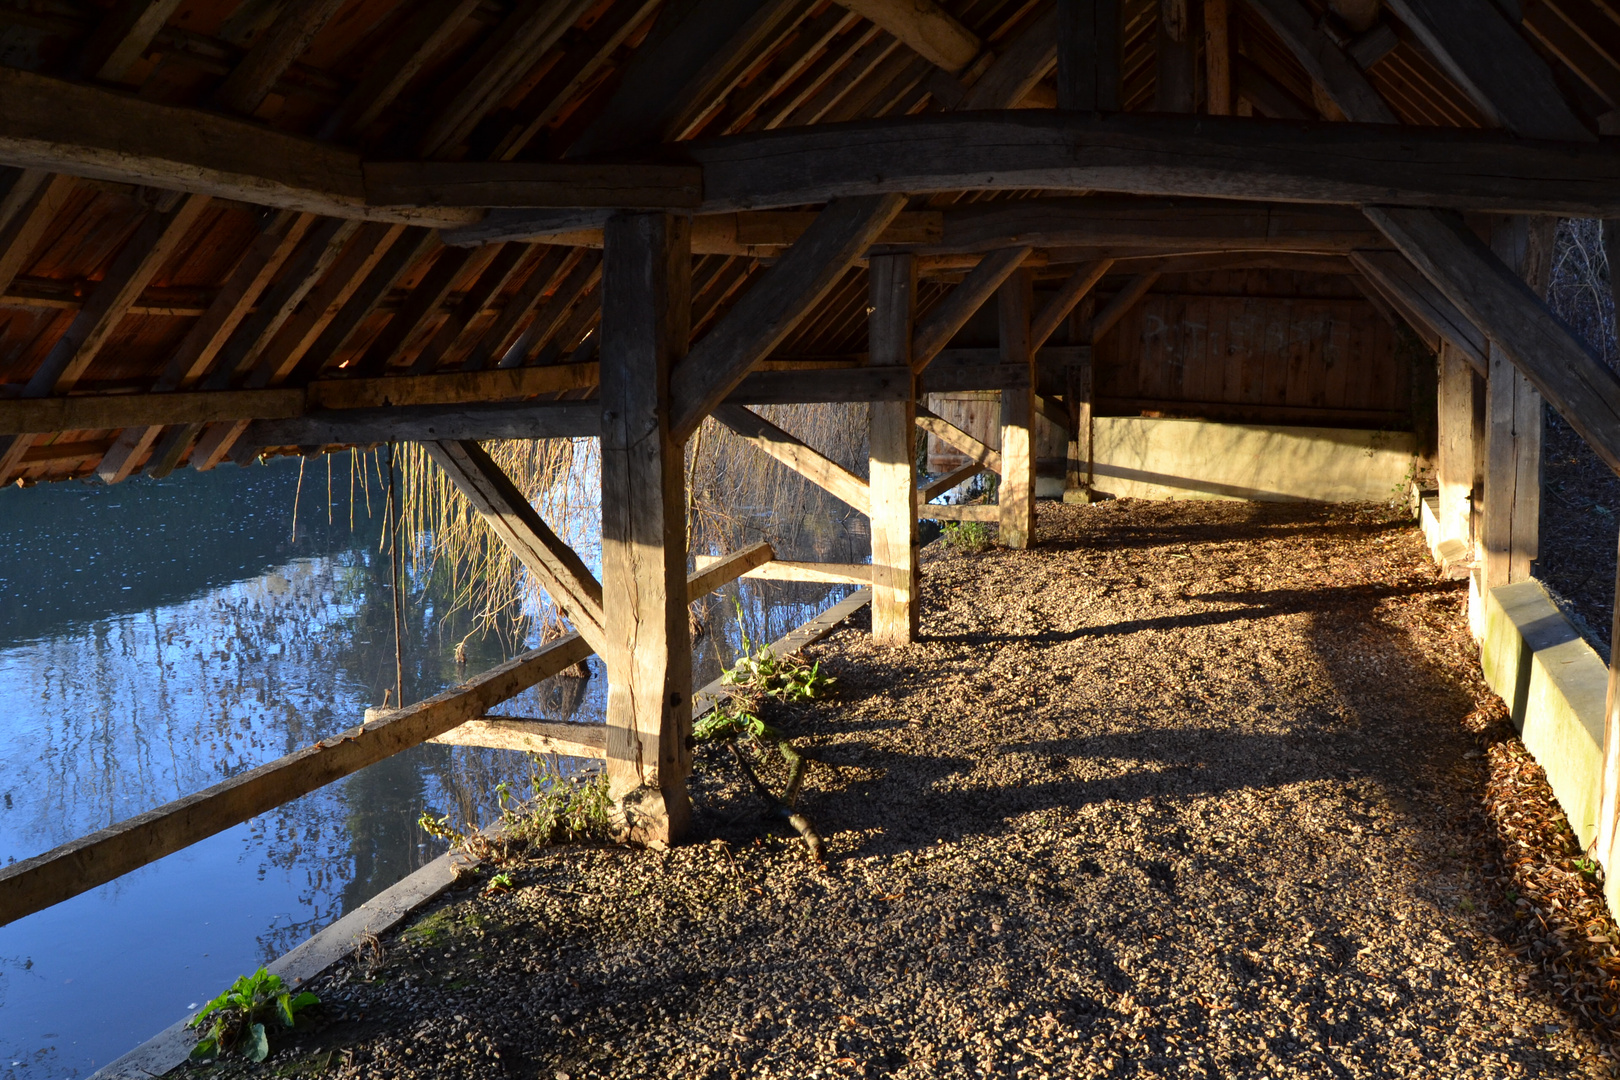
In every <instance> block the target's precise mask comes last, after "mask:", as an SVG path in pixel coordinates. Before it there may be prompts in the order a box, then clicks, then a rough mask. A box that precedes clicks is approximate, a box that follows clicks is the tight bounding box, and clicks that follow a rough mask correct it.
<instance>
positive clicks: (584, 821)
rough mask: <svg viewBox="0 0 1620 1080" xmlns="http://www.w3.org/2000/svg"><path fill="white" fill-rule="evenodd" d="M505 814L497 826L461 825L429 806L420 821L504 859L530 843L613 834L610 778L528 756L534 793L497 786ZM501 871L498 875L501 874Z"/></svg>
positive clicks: (456, 843)
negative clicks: (570, 770) (567, 773)
mask: <svg viewBox="0 0 1620 1080" xmlns="http://www.w3.org/2000/svg"><path fill="white" fill-rule="evenodd" d="M495 797H496V798H497V799H498V800H499V802H500V807H501V817H500V821H499V823H498V824H497V826H496V827H495V828H493V829H486V830H482V831H480V830H479V829H477V828H475V827H473V826H470V825H469V826H465V827H458V826H456V825H454V824H452V823H451V821H450V816H449V815H448V814H446V815H443V816H435V814H434V812H433V811H432V810H424V811H423V812H422V816H421V817H420V818H419V819H418V821H417V824H418V825H420V826H421V828H422V831H423V832H425V833H427V834H428V835H429V836H433V837H437V838H438V839H440V840H444V841H447V842H448V843H449V844H450V846H451V847H452V848H453V849H454V850H457V851H464V852H466V853H467V854H469V855H471V856H473V857H474V858H477V859H479V860H481V861H486V862H493V863H504V862H507V861H508V860H510V859H512V858H513V857H515V856H517V855H520V854H522V853H523V852H525V851H528V850H529V849H531V848H544V847H550V846H551V845H553V844H568V843H578V842H581V841H594V840H605V839H607V838H608V837H609V835H610V831H611V830H610V826H609V821H608V811H609V809H610V808H611V806H612V800H611V799H609V798H608V790H607V777H606V775H604V774H603V773H600V772H595V773H589V774H585V775H573V776H564V775H563V773H562V771H561V770H560V769H558V768H557V765H556V762H555V760H554V759H549V758H544V757H541V756H540V755H539V754H530V755H529V795H528V796H527V797H526V798H519V797H518V796H517V795H516V794H514V792H513V790H512V785H511V784H509V783H507V782H505V781H502V782H501V783H499V784H497V785H496V786H495ZM497 876H499V875H497Z"/></svg>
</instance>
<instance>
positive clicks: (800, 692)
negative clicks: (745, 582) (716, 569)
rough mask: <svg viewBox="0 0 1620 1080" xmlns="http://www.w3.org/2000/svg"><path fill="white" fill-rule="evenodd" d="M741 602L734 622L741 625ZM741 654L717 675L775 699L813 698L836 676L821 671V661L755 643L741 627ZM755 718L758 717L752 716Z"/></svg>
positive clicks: (821, 694) (824, 692)
mask: <svg viewBox="0 0 1620 1080" xmlns="http://www.w3.org/2000/svg"><path fill="white" fill-rule="evenodd" d="M742 619H743V613H742V605H741V604H738V605H737V625H738V627H739V628H741V626H742ZM741 632H742V654H741V655H739V656H738V657H737V659H736V661H735V662H734V663H733V664H732V665H731V667H730V668H728V669H727V670H726V672H725V674H723V675H721V676H720V681H721V683H723V684H724V685H726V686H732V687H736V688H737V690H739V691H742V692H744V693H745V694H748V695H752V696H755V697H761V698H775V699H776V700H777V701H814V700H816V699H817V698H822V697H825V696H826V695H827V692H828V691H829V690H831V689H832V688H833V684H835V683H836V682H837V681H838V680H837V679H835V678H833V677H832V676H830V675H823V674H822V673H821V661H820V660H817V661H816V662H815V663H814V664H807V663H805V660H804V657H802V656H799V655H797V654H789V655H787V656H777V655H776V652H775V650H773V649H772V648H771V647H770V646H769V645H761V646H759V647H758V648H757V649H756V648H755V647H754V642H753V639H752V638H750V637H749V636H748V631H747V630H742V631H741ZM753 719H754V722H755V723H757V722H758V717H754V718H753Z"/></svg>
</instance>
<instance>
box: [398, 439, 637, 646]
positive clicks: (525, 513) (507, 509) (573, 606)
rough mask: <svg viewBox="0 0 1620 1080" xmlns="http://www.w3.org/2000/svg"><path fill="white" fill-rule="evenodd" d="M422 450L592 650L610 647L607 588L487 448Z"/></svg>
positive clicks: (467, 445) (448, 445)
mask: <svg viewBox="0 0 1620 1080" xmlns="http://www.w3.org/2000/svg"><path fill="white" fill-rule="evenodd" d="M422 448H423V449H424V450H426V451H427V452H428V455H429V456H430V457H432V458H433V462H434V464H436V465H438V466H439V468H440V469H442V470H443V471H444V473H445V475H446V476H448V477H449V478H450V480H451V481H452V482H453V483H454V484H455V485H456V488H457V489H458V490H459V491H460V492H461V493H462V495H464V496H466V499H467V501H468V502H469V503H471V504H472V507H473V509H474V510H477V511H478V515H479V517H481V518H483V519H484V523H485V524H486V525H488V526H489V527H490V530H491V531H492V532H494V533H495V535H496V536H498V537H500V539H501V542H502V543H503V544H505V545H506V547H507V548H508V549H509V550H510V551H511V552H512V554H514V555H516V556H517V557H518V560H519V561H520V562H522V563H523V566H524V568H525V569H527V570H528V571H529V573H531V574H533V575H534V576H535V579H536V580H537V581H539V582H540V585H541V587H542V588H544V589H545V590H546V595H547V596H549V597H550V598H551V600H552V602H553V603H554V604H556V605H557V609H558V610H559V611H561V612H562V614H563V615H564V616H565V617H566V618H567V619H568V621H569V622H570V623H572V624H573V625H574V628H575V629H576V630H578V631H579V633H580V636H581V637H583V638H584V639H585V640H586V642H588V643H589V644H590V646H591V648H592V649H594V650H595V651H596V652H598V653H603V652H604V651H605V649H606V647H607V637H606V630H605V626H606V622H605V617H604V615H603V609H602V585H601V583H599V582H598V581H597V580H596V578H595V576H593V575H592V574H591V572H590V569H589V568H587V567H586V565H585V562H584V560H582V559H581V558H580V557H579V556H578V555H577V554H576V553H575V552H574V549H573V548H571V547H569V546H568V545H567V544H565V543H563V541H562V540H561V539H560V538H559V537H558V536H557V534H556V533H554V532H552V531H551V529H550V528H549V527H548V526H547V525H546V523H545V522H544V521H542V520H541V519H540V515H539V513H538V512H536V511H535V509H534V507H533V506H532V505H530V503H529V500H528V499H527V498H525V497H524V495H523V493H522V492H521V491H519V490H518V488H517V485H516V484H514V483H512V480H511V478H510V477H508V476H507V475H506V473H504V472H502V471H501V468H500V466H498V465H496V464H495V462H494V460H493V459H492V458H491V457H490V456H489V454H488V452H487V451H485V450H484V448H483V447H482V446H479V445H478V444H477V443H476V442H473V441H471V440H464V441H459V442H451V441H444V442H427V443H423V444H422Z"/></svg>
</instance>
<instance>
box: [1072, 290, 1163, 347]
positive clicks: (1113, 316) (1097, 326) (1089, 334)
mask: <svg viewBox="0 0 1620 1080" xmlns="http://www.w3.org/2000/svg"><path fill="white" fill-rule="evenodd" d="M1158 280H1159V275H1158V273H1157V272H1149V273H1146V274H1138V275H1136V276H1135V277H1133V278H1131V280H1129V281H1127V282H1126V283H1125V285H1124V287H1123V288H1121V289H1120V290H1119V292H1117V293H1115V294H1114V296H1113V299H1111V300H1109V301H1108V306H1107V307H1105V308H1103V309H1102V310H1101V311H1099V312H1097V314H1096V315H1095V316H1094V317H1093V318H1092V320H1091V321H1090V322H1089V323H1087V324H1086V327H1085V331H1084V333H1083V334H1082V337H1083V338H1084V339H1085V343H1086V344H1088V345H1091V344H1095V343H1096V342H1097V341H1098V340H1099V339H1100V338H1101V337H1102V336H1103V335H1104V334H1106V333H1108V331H1110V330H1112V329H1113V328H1114V325H1115V324H1116V323H1118V322H1119V320H1121V319H1123V318H1124V317H1125V315H1126V313H1127V312H1129V311H1130V310H1131V308H1133V307H1135V306H1136V305H1137V302H1138V301H1140V300H1141V299H1142V297H1144V296H1146V295H1147V294H1148V290H1149V289H1151V288H1153V286H1154V284H1155V283H1156V282H1157V281H1158Z"/></svg>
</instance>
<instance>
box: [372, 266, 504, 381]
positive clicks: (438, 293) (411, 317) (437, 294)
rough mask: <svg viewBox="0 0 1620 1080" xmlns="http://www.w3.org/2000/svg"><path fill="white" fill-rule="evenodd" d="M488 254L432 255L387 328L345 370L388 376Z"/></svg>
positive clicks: (395, 311) (391, 316)
mask: <svg viewBox="0 0 1620 1080" xmlns="http://www.w3.org/2000/svg"><path fill="white" fill-rule="evenodd" d="M490 254H491V251H490V249H489V248H480V249H470V248H441V249H440V250H439V251H438V252H437V253H435V254H434V255H433V265H432V266H430V267H428V269H427V272H426V273H425V274H423V275H422V278H421V280H420V281H419V282H417V285H416V287H415V288H414V289H412V290H411V291H410V295H408V296H406V297H405V299H404V300H403V301H401V302H400V304H399V306H398V307H397V308H396V309H395V310H394V312H393V313H392V314H391V315H390V316H389V317H388V325H386V326H384V327H383V329H382V332H381V333H380V334H378V335H377V336H376V337H375V338H373V339H372V341H371V344H370V345H368V346H366V351H365V353H364V354H362V355H361V357H360V358H359V359H358V360H351V361H349V362H348V363H347V366H346V368H345V370H346V371H352V372H354V373H355V375H357V376H362V377H366V376H377V375H382V374H383V373H385V372H387V371H388V370H389V369H390V368H392V367H393V366H394V362H395V361H396V360H398V359H399V358H400V357H401V356H402V355H403V354H404V352H405V350H406V348H407V347H408V346H409V345H410V344H411V342H413V341H414V340H416V339H417V337H418V335H419V334H420V333H421V331H422V330H424V329H425V328H426V327H427V326H428V324H430V323H431V322H432V321H433V318H434V316H436V315H437V314H438V313H439V308H440V307H442V306H443V304H444V302H445V299H446V298H447V297H449V295H450V292H451V290H452V289H454V288H455V287H456V286H457V285H458V284H459V283H460V282H461V279H462V276H463V275H464V274H468V273H477V271H478V268H479V264H480V263H482V262H483V261H484V260H485V259H487V258H488V257H489V255H490Z"/></svg>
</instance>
